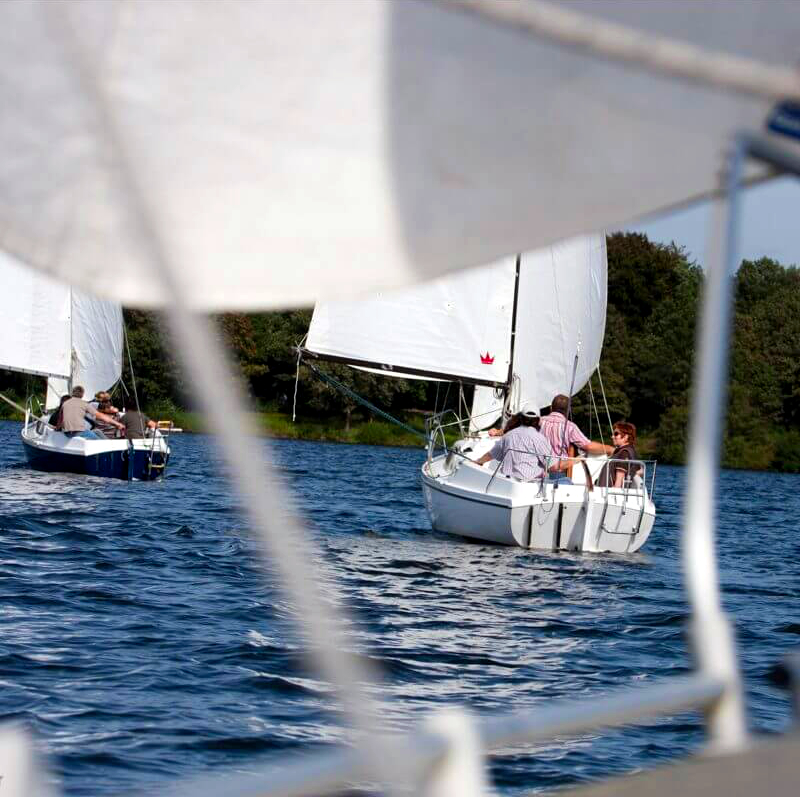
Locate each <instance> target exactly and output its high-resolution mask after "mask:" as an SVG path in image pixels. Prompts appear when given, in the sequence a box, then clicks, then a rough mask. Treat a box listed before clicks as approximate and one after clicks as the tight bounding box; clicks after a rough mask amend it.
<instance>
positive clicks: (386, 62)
mask: <svg viewBox="0 0 800 797" xmlns="http://www.w3.org/2000/svg"><path fill="white" fill-rule="evenodd" d="M504 5H506V6H508V5H512V6H515V7H517V6H518V7H519V8H523V9H524V6H525V3H524V2H521V3H520V4H504ZM541 5H542V4H541V3H539V4H538V6H541ZM569 9H570V10H572V11H575V10H577V11H581V12H583V13H585V14H586V15H587V19H589V20H591V19H599V20H610V21H613V22H618V23H622V24H624V25H625V26H628V27H630V28H631V29H632V30H634V31H635V36H634V38H636V39H637V40H641V41H642V42H646V41H647V37H648V36H661V37H668V38H670V39H672V40H674V41H677V42H678V43H686V44H689V45H699V46H701V47H702V48H703V51H704V52H709V53H714V52H719V53H721V54H723V55H725V54H727V55H734V56H745V57H749V58H752V59H757V60H759V61H761V62H764V63H766V64H771V65H775V66H779V67H780V66H783V67H788V66H790V65H793V64H794V63H795V62H796V59H797V53H798V48H797V41H798V32H799V31H798V26H800V15H798V14H797V6H796V4H795V3H794V2H791V0H789V1H787V2H782V1H781V0H773V2H769V3H763V2H758V1H757V0H740V1H739V2H736V3H729V2H722V1H720V2H714V1H713V0H711V1H710V2H703V3H680V4H675V3H672V2H648V3H642V2H635V1H633V0H629V1H625V0H614V1H613V2H611V1H610V0H592V1H591V2H588V1H587V0H576V1H575V2H572V3H570V4H569ZM587 24H588V23H587ZM0 72H1V73H2V75H3V79H2V81H0V103H1V104H2V107H3V113H2V115H1V116H0V150H2V152H3V158H2V159H0V248H2V249H5V250H6V251H10V252H13V253H15V254H16V255H18V256H20V257H21V258H22V259H23V260H24V261H25V262H27V263H30V264H32V265H34V266H38V267H40V268H42V269H44V270H46V271H49V272H51V273H53V274H58V275H60V276H61V277H62V278H63V279H65V280H66V281H69V282H71V283H73V282H74V283H76V284H79V285H81V286H83V287H90V286H91V289H92V290H93V291H96V292H99V293H101V294H103V295H105V296H108V297H113V298H115V299H117V300H121V301H123V302H126V303H129V304H133V305H156V304H163V303H164V301H165V296H166V292H167V291H166V289H165V288H164V287H163V285H162V283H161V281H160V280H159V279H158V278H157V276H158V275H157V274H156V273H155V267H154V265H153V263H152V257H151V249H150V241H149V234H148V233H149V232H155V233H156V234H157V236H158V239H159V241H160V242H161V244H162V245H163V249H164V251H165V252H166V253H167V254H168V256H169V258H170V259H171V260H172V261H173V262H174V263H175V264H177V265H178V266H179V271H180V274H179V275H178V279H179V280H180V286H179V287H180V290H181V291H182V293H183V294H184V295H185V298H186V300H187V302H188V303H189V304H190V305H192V306H194V307H197V308H203V309H225V308H228V309H232V308H269V307H281V306H290V305H303V304H310V303H312V302H313V301H314V300H316V299H317V298H337V297H345V296H354V295H359V294H363V293H366V292H368V291H370V290H374V289H381V288H386V287H390V286H397V285H401V284H404V283H408V282H411V281H416V280H419V279H423V278H427V279H430V278H433V277H435V276H437V275H439V274H441V273H443V272H444V271H447V270H450V269H453V268H458V267H463V266H471V265H479V264H482V263H487V262H491V261H493V260H496V259H497V258H499V257H502V256H505V255H509V254H512V253H514V252H517V251H527V250H530V249H532V248H536V247H539V246H543V245H546V244H549V243H552V242H553V241H557V240H562V239H564V238H566V237H569V236H571V235H575V234H578V233H581V232H586V231H589V230H596V229H604V228H607V227H609V226H613V225H616V224H620V223H623V222H625V221H628V220H630V219H632V218H633V217H637V216H641V215H642V214H645V213H648V212H652V211H655V210H658V209H660V208H664V207H667V206H670V205H674V204H676V203H680V202H684V201H685V200H687V199H690V198H693V197H698V196H702V195H704V194H707V193H708V192H709V191H711V190H712V189H713V188H714V187H715V185H716V180H717V173H718V170H719V166H720V153H721V151H722V149H723V148H724V146H725V141H726V137H727V136H728V135H729V134H730V133H731V132H732V131H733V130H734V129H736V128H739V127H741V126H747V127H750V128H760V127H762V126H763V122H764V120H765V118H766V117H767V115H768V113H769V111H770V108H771V106H772V104H773V101H772V99H756V98H753V97H752V96H749V95H745V94H735V93H731V92H724V91H721V90H719V89H718V88H709V87H707V86H705V85H702V84H688V83H685V82H681V81H679V80H674V79H671V78H665V77H661V76H656V75H653V74H650V73H648V72H644V71H641V70H637V69H631V68H628V67H625V66H622V65H619V64H614V63H610V62H604V61H598V60H597V59H596V58H592V57H590V56H588V55H585V54H582V53H581V52H580V51H578V50H574V49H568V48H559V47H556V46H555V45H554V44H553V43H552V42H551V41H549V40H546V39H542V38H538V39H537V38H534V37H532V36H530V35H527V34H525V33H522V32H519V31H516V30H512V29H509V28H507V27H503V26H501V25H498V24H495V23H493V22H491V21H487V20H486V19H483V18H481V17H480V16H476V15H471V14H465V13H463V12H462V11H460V10H458V9H454V8H453V7H452V6H448V4H447V3H434V2H416V3H404V2H397V3H389V2H378V1H377V0H376V1H375V2H361V0H359V1H358V2H356V1H355V0H327V1H326V2H324V3H320V2H312V1H310V0H309V1H305V2H304V1H303V0H286V1H285V2H252V0H246V1H245V0H241V1H237V0H230V1H229V2H225V3H214V2H193V1H192V0H174V1H173V2H171V3H169V4H168V5H166V6H165V5H163V4H160V3H152V2H146V1H145V0H130V1H129V2H125V3H123V2H119V1H118V0H104V1H103V2H70V0H63V1H62V2H59V3H48V2H38V1H37V0H20V2H14V3H3V4H0ZM122 172H125V173H126V175H128V178H130V179H132V180H133V182H134V183H135V185H136V186H138V194H137V193H136V192H134V194H133V195H131V191H130V180H129V179H128V178H126V179H121V178H120V175H121V173H122ZM142 205H144V206H145V210H146V213H145V214H144V215H146V216H147V217H149V220H150V221H151V222H152V223H153V224H155V230H147V229H146V225H142V224H141V215H142V214H141V210H142ZM109 264H113V268H109Z"/></svg>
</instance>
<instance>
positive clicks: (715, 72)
mask: <svg viewBox="0 0 800 797" xmlns="http://www.w3.org/2000/svg"><path fill="white" fill-rule="evenodd" d="M438 3H439V4H441V5H442V6H443V7H444V8H454V9H460V10H463V11H467V12H471V13H473V14H476V15H478V16H480V17H483V18H484V19H488V20H492V21H493V22H495V23H497V24H499V25H504V26H507V27H511V28H516V29H517V30H520V31H523V32H524V33H526V34H528V35H532V36H541V37H542V38H544V39H547V40H549V41H552V42H554V43H555V44H557V45H559V46H562V47H571V48H573V49H575V50H577V51H578V52H582V53H585V54H587V55H593V56H597V57H599V58H605V59H607V60H609V61H611V62H612V63H613V62H617V63H622V64H631V65H632V66H635V67H637V68H639V69H641V70H643V71H648V72H651V73H655V74H656V75H661V76H664V75H668V76H672V77H676V78H679V79H681V80H685V81H687V82H688V83H695V84H698V85H700V86H707V87H710V88H714V89H719V90H722V91H730V92H734V93H737V94H743V95H750V96H753V97H761V98H764V99H768V100H783V99H794V100H797V99H800V86H798V82H797V71H796V70H795V69H792V68H786V67H779V66H774V65H772V64H767V63H765V62H763V61H760V60H757V59H754V58H748V57H745V56H738V55H730V54H728V53H724V52H720V51H714V50H710V49H707V48H705V47H699V46H697V45H695V44H691V43H689V42H687V41H682V40H678V39H675V38H670V37H667V36H661V35H658V34H652V33H646V32H645V31H643V30H640V29H636V28H633V27H631V26H628V25H621V24H619V23H616V22H607V21H605V20H602V19H599V18H597V17H592V16H590V15H589V14H584V13H581V12H579V11H573V10H571V9H569V8H565V7H563V6H557V5H555V4H554V3H543V2H541V0H528V2H527V3H524V4H522V3H496V2H493V1H492V0H448V2H447V3H444V0H438Z"/></svg>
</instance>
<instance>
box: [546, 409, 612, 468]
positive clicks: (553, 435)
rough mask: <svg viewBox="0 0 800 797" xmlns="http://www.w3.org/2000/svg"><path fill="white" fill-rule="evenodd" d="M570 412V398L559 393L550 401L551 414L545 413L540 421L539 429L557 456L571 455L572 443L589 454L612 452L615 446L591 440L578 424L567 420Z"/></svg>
mask: <svg viewBox="0 0 800 797" xmlns="http://www.w3.org/2000/svg"><path fill="white" fill-rule="evenodd" d="M568 412H569V399H568V398H567V397H566V396H564V395H563V394H559V395H557V396H554V397H553V401H552V402H551V403H550V414H549V415H545V416H544V417H543V418H542V419H541V421H540V422H539V431H540V432H541V433H542V434H543V435H544V436H545V437H546V438H547V440H548V442H549V443H550V445H551V446H552V449H553V454H554V455H555V456H557V457H567V456H569V447H570V445H574V446H576V447H577V448H580V449H582V450H583V451H585V452H586V453H587V454H611V453H612V452H613V451H614V447H613V446H607V445H603V443H597V442H595V441H594V440H590V439H589V438H588V437H587V436H586V435H585V434H584V433H583V432H582V431H581V430H580V429H579V428H578V426H577V424H575V423H573V422H572V421H568V420H567V413H568Z"/></svg>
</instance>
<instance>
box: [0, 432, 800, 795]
mask: <svg viewBox="0 0 800 797" xmlns="http://www.w3.org/2000/svg"><path fill="white" fill-rule="evenodd" d="M18 434H19V425H18V424H12V423H0V538H1V539H2V549H1V550H2V554H0V606H1V607H2V611H1V613H0V622H1V623H2V629H1V630H2V633H0V686H2V688H1V689H0V716H1V717H2V718H3V719H12V718H13V719H20V720H22V721H23V722H25V723H26V724H27V725H28V726H29V727H31V728H32V729H33V731H34V732H35V733H36V735H37V738H38V739H39V741H40V744H41V745H42V747H43V749H44V750H45V751H46V752H47V753H48V754H49V755H50V756H51V757H52V759H51V760H52V761H53V763H54V767H55V769H56V770H57V772H58V773H59V775H60V778H61V780H62V783H63V786H64V788H65V790H66V792H67V793H68V794H76V795H77V794H81V795H107V794H112V793H119V792H120V791H123V790H130V789H143V788H160V787H163V785H164V784H165V783H166V782H168V781H173V780H174V779H176V778H179V777H189V776H192V777H194V776H197V775H199V774H202V773H203V772H204V771H210V770H213V769H215V768H218V767H225V766H228V767H231V766H233V767H237V768H239V769H241V767H242V766H243V765H244V764H245V763H246V762H251V761H253V760H254V759H255V758H256V757H260V758H264V757H266V758H268V759H269V758H273V759H274V760H275V761H276V762H279V761H280V760H281V758H282V756H285V755H286V754H287V753H288V752H291V753H292V754H295V753H296V752H298V751H311V750H314V749H318V748H320V747H322V746H324V745H328V744H331V743H338V742H341V741H343V740H345V739H346V738H347V733H346V731H345V730H344V729H343V728H342V726H341V708H340V706H339V705H338V704H337V702H336V700H335V696H334V694H333V691H332V689H331V688H330V686H329V685H328V684H326V683H325V682H323V681H321V680H320V679H319V678H318V677H317V675H316V673H315V672H314V670H313V668H312V667H311V665H310V663H309V662H310V656H309V649H308V645H307V642H306V641H305V640H304V639H303V638H302V637H301V636H299V635H298V634H297V633H296V631H295V629H294V627H293V625H292V616H293V607H292V606H291V603H290V602H289V601H288V600H287V598H286V597H285V596H283V595H282V594H281V593H280V591H279V590H278V589H277V587H276V585H275V584H274V582H273V578H272V576H271V575H270V574H268V573H267V574H265V573H264V570H263V568H262V566H261V563H260V561H259V559H258V555H257V548H256V545H255V544H254V542H253V540H252V539H251V538H250V537H249V535H248V533H247V530H246V525H245V523H244V521H243V519H242V517H241V514H240V512H239V505H238V499H237V498H236V496H234V495H232V494H231V490H230V487H229V485H228V484H227V482H226V481H225V480H224V479H223V478H222V477H221V476H220V474H221V473H222V472H223V471H224V468H223V467H222V465H221V463H220V462H219V460H218V456H217V453H216V451H215V449H214V447H213V445H212V441H211V439H210V438H208V437H205V436H202V435H195V436H185V437H182V438H179V437H176V438H174V457H173V467H172V469H171V471H170V473H169V475H168V478H167V479H165V480H164V481H163V482H162V483H160V484H132V485H129V484H125V483H123V482H111V481H108V480H103V479H93V478H82V477H78V476H70V475H59V474H41V473H35V472H33V471H31V470H29V469H28V468H27V467H25V466H24V463H23V461H22V459H23V454H22V449H21V446H20V444H19V442H18ZM274 452H275V454H276V456H277V458H278V460H279V462H280V467H279V469H278V471H277V475H278V478H279V479H281V480H282V481H284V482H287V483H289V484H291V485H292V487H293V488H294V491H295V496H296V499H295V500H296V504H297V506H298V507H300V508H301V510H302V511H303V513H304V514H305V515H306V517H308V518H309V519H310V521H311V524H312V532H311V533H312V538H313V543H314V550H315V556H316V561H315V565H316V567H317V568H318V569H319V571H320V572H321V573H322V574H323V575H324V577H325V578H326V580H327V583H329V584H330V585H331V589H334V588H335V590H336V591H337V592H338V595H339V597H340V598H341V600H343V601H344V602H345V603H346V604H347V606H348V608H349V609H350V619H349V626H348V642H347V644H348V646H349V649H348V651H347V652H348V654H349V655H352V656H353V657H357V658H359V659H361V660H362V661H363V662H365V663H367V664H370V665H371V666H373V667H377V668H379V669H380V671H381V672H382V673H383V681H382V682H381V683H380V684H379V685H376V686H374V687H373V691H374V692H375V693H376V694H377V695H379V696H380V697H381V698H382V699H383V700H384V702H385V717H384V720H385V723H386V725H387V727H389V728H395V729H400V728H404V727H408V726H409V725H410V724H412V723H414V722H416V721H418V720H419V719H420V718H421V717H422V716H423V715H424V714H425V713H427V712H429V711H431V710H434V709H437V708H441V707H442V706H445V705H450V704H454V703H458V704H463V705H467V706H469V707H470V708H472V709H473V710H474V711H476V712H479V713H480V712H486V711H509V710H523V711H524V710H528V709H533V708H536V707H538V706H542V705H543V704H545V703H546V702H547V701H549V700H552V699H559V698H575V697H579V696H586V695H596V694H604V693H606V692H608V691H609V690H611V689H618V688H621V687H624V686H629V685H631V684H635V683H640V682H644V683H648V682H654V681H656V680H657V679H658V678H661V677H665V676H669V675H675V674H680V673H684V672H686V671H687V670H688V667H689V659H688V653H687V648H686V642H685V628H686V623H687V619H688V607H687V605H686V599H685V595H684V592H683V579H682V576H681V573H680V556H679V551H678V537H679V523H680V518H681V496H682V490H683V477H684V473H683V471H682V469H678V468H667V467H664V468H659V472H658V473H659V483H658V491H657V496H656V500H657V503H658V506H659V519H658V521H657V525H656V529H655V531H654V533H653V536H652V537H651V540H650V542H649V543H648V546H647V548H646V549H645V551H644V552H642V553H640V554H638V555H635V556H631V557H612V556H589V555H585V556H581V555H574V554H550V553H538V554H537V553H532V552H528V551H522V550H519V549H509V548H500V547H493V546H486V545H480V544H470V543H466V542H463V541H459V540H456V539H453V538H451V537H448V536H446V535H442V534H437V533H434V532H431V531H430V530H429V528H428V524H427V519H426V517H425V514H424V510H423V508H422V501H421V495H420V489H419V483H418V475H417V474H418V468H419V464H420V460H421V454H420V452H419V451H417V450H413V449H391V448H369V447H360V446H353V447H341V446H335V445H328V444H313V443H297V442H288V441H285V442H278V443H276V444H275V445H274ZM798 484H800V482H798V477H796V476H787V475H781V476H777V475H768V474H756V473H743V472H729V473H725V474H723V477H722V482H721V495H722V497H723V508H722V512H721V519H720V529H719V549H720V563H721V572H722V583H723V590H724V593H723V594H724V601H725V605H726V608H727V609H728V610H729V611H730V612H731V613H732V614H733V615H734V616H735V619H736V628H737V636H738V639H739V643H740V647H741V653H742V669H743V673H744V676H745V680H746V686H747V702H748V710H749V719H750V722H751V725H752V726H753V728H754V729H755V730H759V731H769V732H774V731H779V730H783V729H785V728H786V727H787V725H788V722H789V714H790V711H789V705H788V701H787V700H786V699H785V697H784V696H783V695H782V693H780V692H778V691H776V690H775V688H774V687H772V686H771V684H770V682H768V681H767V679H766V677H765V676H766V674H767V673H768V671H769V670H770V668H771V667H772V665H774V663H775V662H776V661H777V660H778V659H779V658H780V657H781V655H782V654H783V653H784V652H785V651H787V650H789V649H790V648H791V647H792V646H796V645H797V642H798V636H799V635H800V608H799V607H798V602H797V596H798V579H797V565H796V562H797V556H796V552H797V543H796V542H795V540H796V529H795V526H796V523H795V518H796V517H797V515H798V508H800V507H798V503H800V498H797V497H796V496H797V495H798V490H797V487H798ZM701 741H702V725H701V723H700V720H699V718H698V716H697V715H696V714H694V713H684V714H681V715H678V716H675V717H667V718H663V719H658V720H652V721H650V722H648V723H646V724H644V725H642V726H637V727H632V728H625V729H621V730H615V731H612V732H608V733H602V734H601V733H597V734H586V735H584V736H582V737H580V738H577V739H559V740H557V741H554V742H550V743H545V744H537V745H532V746H520V747H513V748H507V749H502V750H499V751H496V752H495V754H494V755H493V756H492V758H491V760H490V768H491V774H492V777H493V779H494V782H495V784H496V786H497V788H498V789H499V791H500V792H501V793H502V794H504V795H509V796H510V795H522V794H529V793H531V792H535V791H541V790H546V789H552V788H554V787H557V786H562V785H564V784H567V783H583V782H588V781H591V780H593V779H596V778H598V777H603V776H607V775H609V774H612V773H617V772H627V771H633V770H636V769H638V768H643V767H650V766H653V765H655V764H657V763H659V762H662V761H666V760H670V759H672V758H675V757H676V756H679V755H682V754H684V753H686V752H687V751H689V750H692V749H695V748H696V747H697V746H698V745H699V744H700V743H701Z"/></svg>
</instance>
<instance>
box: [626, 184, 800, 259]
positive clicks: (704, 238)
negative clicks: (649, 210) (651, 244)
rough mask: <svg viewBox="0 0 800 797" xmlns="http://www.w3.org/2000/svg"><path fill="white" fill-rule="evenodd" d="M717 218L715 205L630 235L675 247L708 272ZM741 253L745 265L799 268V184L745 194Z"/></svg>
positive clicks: (704, 205) (641, 226)
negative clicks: (767, 262)
mask: <svg viewBox="0 0 800 797" xmlns="http://www.w3.org/2000/svg"><path fill="white" fill-rule="evenodd" d="M712 217H713V213H712V206H711V203H709V202H705V203H702V204H701V205H698V206H696V207H693V208H691V209H685V210H681V211H678V212H676V213H672V214H669V215H665V216H662V217H659V218H655V219H652V220H648V221H646V222H642V223H640V224H636V225H634V226H632V227H629V228H628V229H629V230H632V231H636V232H643V233H646V234H647V237H648V238H650V240H651V241H658V242H659V243H666V244H669V243H671V242H672V241H674V242H675V243H676V244H679V245H681V246H683V247H685V248H686V250H687V253H688V255H689V258H690V260H696V261H697V263H698V264H700V265H701V266H704V265H705V262H706V259H707V256H706V244H707V243H708V240H709V233H710V230H711V225H712V223H713V222H712ZM739 248H740V249H739V252H740V258H739V259H740V260H742V259H747V260H754V259H757V258H759V257H771V258H773V259H774V260H777V261H778V262H780V263H782V264H783V265H785V266H790V265H800V180H798V179H796V178H791V177H783V178H780V179H776V180H771V181H769V182H768V183H764V184H762V185H758V186H755V187H753V188H748V189H747V190H746V191H745V198H744V202H743V203H742V223H741V227H740V238H739Z"/></svg>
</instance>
